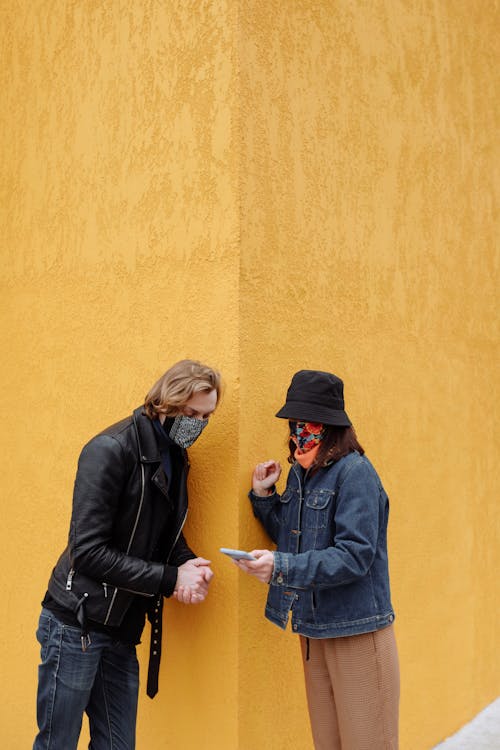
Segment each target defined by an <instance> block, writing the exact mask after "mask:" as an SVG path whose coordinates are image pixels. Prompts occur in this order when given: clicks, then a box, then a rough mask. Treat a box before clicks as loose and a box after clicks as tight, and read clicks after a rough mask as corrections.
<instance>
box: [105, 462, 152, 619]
mask: <svg viewBox="0 0 500 750" xmlns="http://www.w3.org/2000/svg"><path fill="white" fill-rule="evenodd" d="M145 488H146V480H145V477H144V464H142V463H141V499H140V501H139V508H138V509H137V515H136V517H135V523H134V528H133V529H132V533H131V535H130V539H129V542H128V546H127V552H126V554H127V555H128V553H129V552H130V548H131V546H132V542H133V541H134V536H135V532H136V531H137V526H138V524H139V517H140V515H141V511H142V506H143V503H144V492H145ZM105 592H107V589H105ZM117 593H118V587H117V586H115V590H114V591H113V596H112V597H111V603H110V605H109V608H108V611H107V613H106V618H105V620H104V625H107V624H108V621H109V617H110V615H111V610H112V609H113V605H114V603H115V599H116V595H117Z"/></svg>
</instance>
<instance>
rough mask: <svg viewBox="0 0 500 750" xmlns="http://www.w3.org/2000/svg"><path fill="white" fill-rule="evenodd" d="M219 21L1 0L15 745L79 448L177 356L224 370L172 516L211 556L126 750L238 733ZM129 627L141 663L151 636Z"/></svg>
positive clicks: (4, 647) (172, 630)
mask: <svg viewBox="0 0 500 750" xmlns="http://www.w3.org/2000/svg"><path fill="white" fill-rule="evenodd" d="M234 27H235V13H234V10H233V9H232V8H231V6H230V5H228V4H227V3H225V2H198V1H197V0H196V2H190V3H188V2H183V3H159V2H136V1H135V0H130V1H129V2H114V1H113V2H108V1H107V0H106V1H104V0H103V1H98V0H88V1H87V0H85V1H79V0H78V1H76V2H70V1H68V2H66V1H65V0H56V1H55V2H54V1H52V2H42V1H41V0H29V1H28V0H26V1H24V0H22V1H20V2H15V1H13V0H7V1H3V2H2V3H1V23H0V33H1V35H2V40H1V41H2V51H3V62H2V65H1V66H0V76H1V90H2V105H1V122H0V132H1V148H2V158H1V164H2V166H1V169H2V173H1V191H2V194H1V203H2V231H1V236H2V261H3V262H2V266H1V269H0V273H1V284H2V292H1V306H2V336H3V351H4V352H5V354H6V355H7V353H8V359H7V358H6V361H5V367H3V368H2V380H1V384H2V387H1V393H2V397H3V414H4V426H6V427H7V429H6V430H5V432H4V437H3V443H2V458H3V459H4V461H5V466H6V467H8V468H9V469H10V471H9V472H8V476H7V477H5V473H4V478H5V480H6V481H5V487H4V490H3V498H4V499H3V513H4V516H5V518H6V520H7V524H8V526H7V528H8V530H9V533H8V534H5V538H4V540H3V544H2V550H1V555H2V571H3V573H4V574H5V575H2V581H3V583H2V599H3V602H4V606H3V613H4V616H3V617H2V622H1V627H2V631H3V632H2V639H1V644H0V649H1V656H0V662H1V664H2V674H3V675H4V679H3V685H4V687H3V689H2V701H1V706H2V708H1V712H2V719H1V726H2V744H3V745H4V746H5V747H8V748H10V750H21V748H25V747H29V746H31V745H30V743H31V741H32V737H33V734H34V727H35V704H34V697H35V690H36V688H35V684H36V665H37V663H38V649H37V644H36V642H35V640H34V638H33V633H34V629H35V626H36V621H37V617H38V611H39V602H40V601H41V597H42V596H43V593H44V587H45V586H46V582H47V580H48V576H49V573H50V569H51V567H52V565H53V564H54V562H55V560H56V556H57V554H58V553H59V552H60V550H61V549H62V547H63V546H64V544H65V541H66V535H67V529H68V520H69V513H70V507H71V492H72V485H73V479H74V472H75V468H76V460H77V457H78V453H79V451H80V448H81V446H82V445H83V443H84V442H86V441H87V439H88V438H90V437H91V436H92V435H93V434H95V433H96V432H98V431H100V430H101V429H102V428H103V427H105V426H106V425H107V424H111V423H112V422H114V421H116V420H117V419H120V418H122V417H123V416H126V415H127V414H128V413H130V411H131V409H132V408H133V407H135V406H137V405H138V404H140V403H141V401H142V400H143V398H144V395H145V393H146V391H147V390H148V389H149V387H150V386H151V385H152V383H153V382H154V381H155V380H156V378H157V377H158V376H159V375H160V374H161V373H162V372H163V371H164V370H165V369H166V368H167V367H168V366H169V365H170V364H172V363H173V362H175V361H176V360H178V359H181V358H183V357H185V356H191V357H196V358H199V359H201V360H203V361H207V362H208V363H211V364H213V365H214V366H216V367H219V368H220V369H221V370H222V371H223V373H224V377H225V381H226V383H227V384H228V387H227V389H226V393H225V395H224V399H223V403H222V405H221V408H220V410H219V411H218V413H217V415H216V416H215V417H214V418H213V422H212V424H211V425H210V428H209V429H208V430H207V431H206V432H205V433H204V434H203V437H202V438H201V439H200V442H199V444H197V445H196V446H195V447H194V448H193V449H192V451H191V454H192V455H191V460H192V472H191V475H190V483H191V484H190V490H191V505H190V516H189V518H188V522H187V526H186V536H187V538H188V539H189V541H190V543H191V544H192V545H193V547H194V549H195V550H196V551H197V552H199V553H200V554H203V555H205V556H207V557H209V558H211V559H212V560H213V561H214V565H215V569H216V572H217V586H216V587H215V586H214V589H213V591H212V596H211V597H210V601H207V602H206V604H204V605H203V606H201V607H198V608H183V607H182V606H181V605H178V604H177V602H175V601H172V602H169V603H168V604H167V606H166V608H165V609H166V612H165V623H166V637H165V644H164V649H165V650H164V659H163V661H162V670H161V674H160V694H159V696H158V697H157V698H156V699H155V700H154V701H152V702H151V701H150V700H149V699H147V698H146V697H145V686H142V687H141V706H140V711H139V732H138V746H139V748H147V750H157V749H159V748H164V747H165V746H166V740H165V736H166V735H167V734H168V736H169V738H170V739H169V742H170V745H169V746H170V747H177V748H186V750H188V749H189V748H204V747H206V748H207V749H211V748H214V749H215V748H221V747H226V748H234V747H236V745H237V739H236V732H237V706H236V681H237V671H236V669H235V664H236V661H237V644H238V640H237V612H236V609H235V601H236V600H237V579H236V578H235V576H234V571H233V570H232V567H231V566H230V563H229V562H227V561H226V560H225V559H219V558H222V555H220V554H218V553H217V552H216V550H217V548H218V547H219V546H220V545H223V544H236V543H237V531H238V514H237V506H236V497H237V484H236V474H235V472H234V471H231V470H230V468H228V467H233V466H235V465H236V463H237V441H236V440H234V439H227V436H231V435H235V434H236V430H237V424H238V405H237V400H236V390H235V387H234V384H235V382H236V381H237V378H238V315H237V310H238V244H237V243H238V232H239V224H238V203H237V196H238V189H237V186H238V170H237V164H238V141H237V140H236V137H235V122H237V119H236V117H235V113H237V86H236V83H235V80H234V76H235V64H234V61H233V58H234V54H235V53H234V43H233V39H234ZM233 498H234V502H233V504H231V500H232V499H233ZM222 624H224V631H223V638H221V637H220V635H221V625H222ZM144 640H145V643H144V646H143V647H141V649H140V653H141V663H142V664H143V665H145V663H146V652H147V647H148V644H149V628H147V629H146V630H145V638H144ZM7 675H9V677H8V678H7ZM144 681H145V677H144ZM221 706H224V715H225V718H224V721H222V722H221V721H217V720H216V718H215V717H217V716H218V715H219V714H220V710H221ZM20 717H23V721H22V722H21V721H20ZM193 717H197V720H196V721H195V720H193ZM207 731H208V735H207ZM84 746H86V745H85V743H84V742H83V741H82V743H81V747H84Z"/></svg>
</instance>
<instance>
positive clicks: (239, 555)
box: [220, 547, 257, 560]
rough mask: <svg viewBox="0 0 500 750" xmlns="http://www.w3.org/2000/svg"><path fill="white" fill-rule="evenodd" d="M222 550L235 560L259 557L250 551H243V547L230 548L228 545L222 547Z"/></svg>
mask: <svg viewBox="0 0 500 750" xmlns="http://www.w3.org/2000/svg"><path fill="white" fill-rule="evenodd" d="M220 552H223V553H224V554H225V555H229V557H232V558H233V560H256V559H257V558H256V557H254V556H253V555H251V554H250V552H243V550H241V549H228V548H227V547H221V548H220Z"/></svg>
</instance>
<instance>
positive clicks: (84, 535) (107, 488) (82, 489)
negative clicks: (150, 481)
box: [69, 435, 165, 594]
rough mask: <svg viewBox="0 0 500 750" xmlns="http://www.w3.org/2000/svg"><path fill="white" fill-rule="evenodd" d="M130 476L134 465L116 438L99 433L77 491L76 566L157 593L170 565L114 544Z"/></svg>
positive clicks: (86, 454) (84, 459)
mask: <svg viewBox="0 0 500 750" xmlns="http://www.w3.org/2000/svg"><path fill="white" fill-rule="evenodd" d="M129 473H130V461H128V462H127V460H126V457H125V455H124V453H123V449H122V446H121V445H120V443H119V442H118V441H117V440H115V438H113V437H110V436H109V435H99V436H97V437H96V438H93V439H92V440H91V441H90V443H88V444H87V445H86V446H85V447H84V448H83V450H82V453H81V455H80V459H79V462H78V470H77V474H76V479H75V487H74V492H73V510H72V516H71V526H70V534H69V553H70V560H71V565H72V567H73V568H74V569H75V570H76V571H78V572H80V573H83V574H85V575H87V576H89V577H90V578H92V579H94V580H95V581H106V583H109V584H111V585H113V586H117V587H118V588H124V589H130V590H131V591H136V592H139V593H145V594H156V593H158V592H159V591H160V590H161V584H162V580H163V575H164V568H165V566H164V565H163V564H162V563H158V562H147V561H145V560H142V559H140V558H137V557H133V556H130V555H128V554H126V552H122V551H120V550H118V549H116V548H115V547H113V544H112V539H113V528H114V523H115V519H116V514H117V512H118V504H119V499H120V496H121V493H122V491H123V489H124V487H125V483H126V480H127V476H128V474H129Z"/></svg>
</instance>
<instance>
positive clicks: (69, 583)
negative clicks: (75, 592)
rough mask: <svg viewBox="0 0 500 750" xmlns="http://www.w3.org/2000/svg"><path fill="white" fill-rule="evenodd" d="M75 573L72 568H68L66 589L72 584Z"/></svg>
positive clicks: (69, 588) (69, 589)
mask: <svg viewBox="0 0 500 750" xmlns="http://www.w3.org/2000/svg"><path fill="white" fill-rule="evenodd" d="M74 575H75V571H74V568H70V570H69V573H68V578H67V580H66V591H71V587H72V586H73V576H74Z"/></svg>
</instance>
